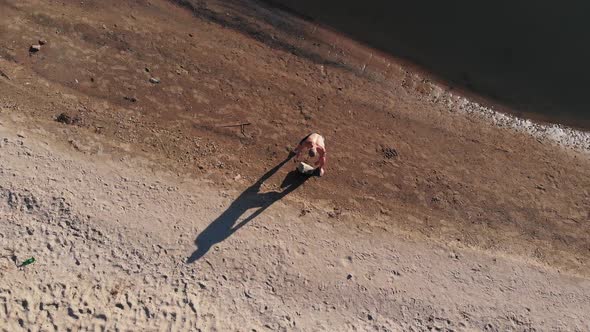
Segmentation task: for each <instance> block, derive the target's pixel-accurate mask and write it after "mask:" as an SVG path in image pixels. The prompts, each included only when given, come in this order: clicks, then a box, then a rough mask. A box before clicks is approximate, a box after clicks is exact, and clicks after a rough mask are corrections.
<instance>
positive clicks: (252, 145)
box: [0, 0, 590, 331]
mask: <svg viewBox="0 0 590 332" xmlns="http://www.w3.org/2000/svg"><path fill="white" fill-rule="evenodd" d="M0 11H1V12H2V13H3V15H2V16H1V17H0V89H1V92H2V93H0V119H1V120H0V122H1V123H2V125H1V133H2V137H1V138H2V139H3V138H6V140H2V141H0V145H1V146H2V147H1V148H0V152H1V158H0V167H1V168H0V170H1V171H2V173H1V174H0V189H1V192H0V196H1V197H2V200H0V207H1V209H2V210H1V211H2V214H1V215H0V217H1V218H2V220H1V223H0V234H2V235H1V238H2V246H1V247H0V249H1V250H3V253H2V257H3V260H2V261H1V263H2V265H1V273H2V280H3V281H4V280H6V282H3V283H2V285H1V287H2V293H1V294H0V327H2V328H3V329H5V330H7V331H13V330H15V329H18V328H19V327H22V329H25V330H26V329H27V328H30V329H32V330H35V329H38V328H40V329H42V330H52V329H54V328H55V327H56V326H57V327H58V328H59V330H62V329H64V328H68V327H70V328H72V329H74V330H75V328H76V327H82V328H83V329H86V330H100V329H101V326H104V327H105V328H106V329H107V330H116V329H117V328H119V329H120V330H145V329H150V328H153V329H155V330H194V329H195V328H200V329H202V330H203V331H208V330H215V329H217V330H242V331H246V330H249V329H256V330H265V329H269V330H339V331H340V330H355V329H356V330H371V329H375V328H376V329H377V330H379V329H380V330H409V329H412V328H413V329H415V330H429V329H432V328H434V329H435V330H437V329H438V330H458V331H461V330H470V329H471V330H485V329H488V330H492V331H493V330H506V329H509V330H527V329H529V330H530V329H536V330H576V329H578V330H580V331H583V330H587V329H588V326H587V325H584V324H586V323H585V322H587V321H588V320H589V319H588V316H587V315H588V314H587V313H588V312H590V310H588V308H587V306H588V303H590V302H589V301H588V294H590V291H589V287H588V286H589V285H588V281H587V280H588V276H589V275H590V266H589V265H588V264H587V262H588V259H589V258H590V159H589V156H590V154H589V153H588V152H589V149H590V146H589V144H590V141H589V140H588V134H587V133H582V132H575V131H570V130H567V129H566V130H564V129H563V128H559V127H555V126H544V125H536V124H531V123H529V122H526V121H523V120H520V119H515V118H510V117H508V118H507V117H504V116H501V115H498V114H496V113H494V112H493V111H491V110H488V109H484V108H481V107H480V106H479V105H477V104H474V103H470V102H469V101H467V100H465V99H462V98H460V97H457V96H455V95H454V93H453V92H452V91H449V90H447V89H446V88H444V87H441V86H437V85H435V84H433V83H432V82H431V81H430V80H428V79H427V78H424V77H423V76H420V75H417V74H416V73H413V72H411V71H409V70H407V68H404V67H403V66H402V65H400V64H399V63H396V62H395V60H394V59H389V58H385V57H382V56H377V55H373V53H372V50H369V49H366V48H364V47H362V46H360V45H358V44H355V43H354V42H352V41H350V40H347V39H345V38H343V37H341V36H337V35H335V34H334V33H332V32H329V31H325V30H323V29H321V28H318V27H315V26H313V25H310V24H308V23H306V22H302V21H299V20H298V19H295V18H293V17H291V16H289V15H287V14H282V13H279V12H276V11H271V10H269V9H268V8H265V7H264V6H262V5H260V4H258V3H256V2H251V1H237V0H236V1H213V0H211V1H207V2H197V1H163V0H154V1H147V0H137V1H110V0H105V1H101V2H92V1H89V2H79V1H62V2H60V3H59V4H56V3H54V2H51V1H41V0H27V1H16V0H0ZM4 13H5V14H4ZM39 39H45V40H46V41H47V43H46V44H45V45H42V47H41V50H40V51H39V52H36V53H34V54H31V53H29V47H30V46H31V45H32V44H35V43H37V42H38V40H39ZM150 78H157V79H158V80H159V83H152V82H150V80H149V79H150ZM62 113H63V114H65V115H67V116H68V117H69V118H70V120H71V121H68V120H67V119H66V117H62V118H61V119H62V120H63V122H66V123H58V122H56V121H55V119H56V118H57V117H58V115H60V114H62ZM242 122H250V123H251V125H249V126H247V127H246V128H245V132H244V133H240V130H239V129H237V128H233V127H229V128H228V127H222V125H227V124H236V123H242ZM311 130H317V131H319V132H320V133H322V134H324V136H326V140H327V146H328V153H329V155H328V163H329V164H328V170H327V175H326V176H325V177H323V178H321V179H318V178H310V179H302V178H298V177H295V176H293V173H291V172H290V171H291V170H292V169H293V165H292V164H291V163H290V162H289V161H285V157H286V154H287V151H288V149H289V148H290V147H292V146H293V145H294V144H295V143H296V142H297V141H298V140H299V139H300V138H301V137H302V136H304V135H306V134H307V133H308V132H309V131H311ZM19 135H20V136H22V137H19ZM283 162H284V163H283ZM30 256H35V258H37V260H38V261H37V262H36V263H34V264H33V265H31V266H27V267H24V268H17V267H16V265H17V263H19V262H21V261H23V260H24V259H26V258H28V257H30ZM5 326H6V327H5Z"/></svg>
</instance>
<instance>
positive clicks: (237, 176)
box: [234, 174, 242, 181]
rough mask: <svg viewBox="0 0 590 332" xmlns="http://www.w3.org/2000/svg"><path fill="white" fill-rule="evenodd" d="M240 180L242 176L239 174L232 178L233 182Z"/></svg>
mask: <svg viewBox="0 0 590 332" xmlns="http://www.w3.org/2000/svg"><path fill="white" fill-rule="evenodd" d="M241 178H242V176H241V175H240V174H238V175H236V176H235V177H234V180H235V181H238V180H239V179H241Z"/></svg>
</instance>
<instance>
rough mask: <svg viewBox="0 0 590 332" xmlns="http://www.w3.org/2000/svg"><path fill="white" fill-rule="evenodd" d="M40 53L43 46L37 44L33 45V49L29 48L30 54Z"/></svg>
mask: <svg viewBox="0 0 590 332" xmlns="http://www.w3.org/2000/svg"><path fill="white" fill-rule="evenodd" d="M39 51H41V45H38V44H36V45H31V47H29V52H30V53H37V52H39Z"/></svg>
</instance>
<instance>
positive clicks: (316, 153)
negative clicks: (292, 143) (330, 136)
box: [293, 133, 326, 176]
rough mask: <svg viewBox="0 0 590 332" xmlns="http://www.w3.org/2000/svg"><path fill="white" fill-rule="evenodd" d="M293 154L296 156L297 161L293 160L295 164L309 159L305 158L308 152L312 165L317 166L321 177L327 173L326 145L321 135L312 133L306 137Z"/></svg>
mask: <svg viewBox="0 0 590 332" xmlns="http://www.w3.org/2000/svg"><path fill="white" fill-rule="evenodd" d="M293 152H294V153H295V154H296V156H295V159H294V160H293V161H294V162H299V161H303V160H302V159H305V158H306V157H307V156H305V153H306V152H307V155H308V156H309V158H311V163H313V164H312V165H313V166H316V167H317V168H316V169H319V175H320V176H323V175H324V174H325V173H326V170H325V169H324V166H325V165H326V145H325V142H324V137H322V136H321V135H320V134H317V133H312V134H309V135H307V136H305V138H303V139H302V140H301V142H299V145H297V147H296V148H295V150H293ZM302 157H303V158H302ZM316 157H317V160H316ZM314 160H315V162H314ZM308 163H309V162H308Z"/></svg>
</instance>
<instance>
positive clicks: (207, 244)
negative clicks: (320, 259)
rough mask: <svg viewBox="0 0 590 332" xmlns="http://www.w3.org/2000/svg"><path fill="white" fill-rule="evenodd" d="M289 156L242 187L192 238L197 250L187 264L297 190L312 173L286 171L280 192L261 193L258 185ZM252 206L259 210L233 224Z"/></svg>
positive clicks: (271, 174) (287, 159)
mask: <svg viewBox="0 0 590 332" xmlns="http://www.w3.org/2000/svg"><path fill="white" fill-rule="evenodd" d="M292 157H293V154H290V155H289V156H288V157H287V158H286V159H285V160H283V161H282V162H280V163H279V164H278V165H276V166H275V167H273V168H272V169H271V170H269V171H268V172H266V173H265V174H264V175H263V176H262V177H261V178H260V179H258V181H256V183H254V184H253V185H251V186H250V187H248V188H247V189H246V190H244V192H242V193H241V194H240V196H238V198H236V200H234V201H233V203H231V205H230V206H229V207H228V208H227V210H225V211H224V212H223V213H222V214H221V215H220V216H219V217H217V219H215V220H214V221H213V222H212V223H211V224H209V226H207V228H206V229H205V230H204V231H202V232H201V233H200V234H199V235H198V236H197V238H196V239H195V244H196V245H197V250H195V252H193V254H192V255H191V256H190V257H189V258H188V259H187V263H193V262H195V261H197V260H199V259H200V258H201V257H203V256H204V255H205V254H206V253H207V252H208V251H209V249H211V247H212V246H214V245H215V244H217V243H219V242H222V241H223V240H225V239H227V238H228V237H230V236H231V235H232V234H233V233H235V232H236V231H237V230H238V229H240V228H241V227H242V226H244V225H246V224H247V223H248V222H250V221H252V220H253V219H254V218H256V217H257V216H258V215H260V214H261V213H262V212H264V210H266V209H267V208H268V207H270V206H271V205H272V204H273V203H275V202H276V201H279V200H280V199H282V198H283V197H285V196H287V195H288V194H289V193H291V192H292V191H294V190H295V189H297V188H298V187H299V186H301V185H302V184H303V183H305V181H307V179H309V178H310V177H311V176H312V175H304V174H301V173H299V172H298V171H296V170H293V171H291V172H290V173H289V174H287V176H286V177H285V179H284V180H283V182H282V183H281V189H282V190H281V191H272V192H267V193H260V187H261V186H262V184H263V183H264V181H266V180H268V179H269V178H270V177H271V176H273V175H274V174H275V173H276V172H277V171H278V170H279V169H280V168H281V167H282V166H283V165H285V163H287V162H288V161H289V160H291V158H292ZM252 208H258V209H257V210H256V211H254V212H252V214H250V215H249V216H248V217H246V218H245V219H243V220H242V221H240V222H239V223H238V224H237V225H235V224H236V222H237V221H238V220H239V219H240V217H242V215H243V214H244V213H246V211H248V210H249V209H252ZM234 225H235V226H234Z"/></svg>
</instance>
